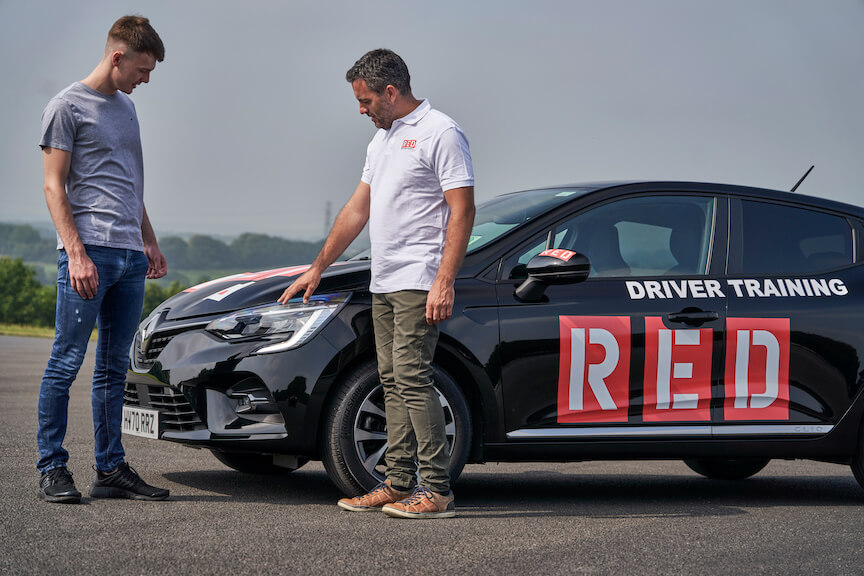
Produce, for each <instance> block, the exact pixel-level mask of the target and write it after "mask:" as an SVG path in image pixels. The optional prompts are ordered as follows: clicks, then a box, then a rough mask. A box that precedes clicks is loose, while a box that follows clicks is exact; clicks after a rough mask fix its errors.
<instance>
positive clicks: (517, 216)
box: [468, 188, 592, 252]
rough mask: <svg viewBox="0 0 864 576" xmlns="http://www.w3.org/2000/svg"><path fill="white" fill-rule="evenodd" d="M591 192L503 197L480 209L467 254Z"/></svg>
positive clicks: (572, 190) (532, 192) (533, 192)
mask: <svg viewBox="0 0 864 576" xmlns="http://www.w3.org/2000/svg"><path fill="white" fill-rule="evenodd" d="M590 190H592V188H548V189H544V190H528V191H526V192H515V193H513V194H504V195H503V196H496V197H495V198H492V199H491V200H487V201H486V202H483V203H482V204H480V205H478V206H477V213H476V214H475V216H474V228H472V229H471V237H470V238H469V239H468V252H473V251H474V250H477V249H478V248H480V247H481V246H485V245H486V244H489V243H490V242H492V241H493V240H496V239H498V238H500V237H501V236H503V235H504V234H506V233H507V232H509V231H510V230H513V229H514V228H516V227H518V226H521V225H522V224H525V223H526V222H530V221H531V220H533V219H534V218H536V217H537V216H539V215H541V214H544V213H545V212H547V211H549V210H551V209H552V208H554V207H555V206H558V205H559V204H563V203H564V202H566V201H567V200H571V199H572V198H573V197H574V196H579V195H582V194H584V193H586V192H588V191H590Z"/></svg>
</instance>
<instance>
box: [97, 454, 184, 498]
mask: <svg viewBox="0 0 864 576" xmlns="http://www.w3.org/2000/svg"><path fill="white" fill-rule="evenodd" d="M168 494H169V492H168V490H165V489H164V488H156V487H155V486H150V485H149V484H147V483H146V482H144V480H142V479H141V477H140V476H139V475H138V473H137V472H136V471H135V469H134V468H132V467H131V466H129V464H127V463H126V462H122V463H121V464H120V465H118V466H117V470H115V471H114V472H113V473H112V474H105V473H104V472H101V471H99V470H96V479H95V480H94V481H93V485H92V486H90V496H91V497H93V498H129V499H131V500H165V499H166V498H168Z"/></svg>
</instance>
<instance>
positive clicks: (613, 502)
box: [455, 471, 864, 518]
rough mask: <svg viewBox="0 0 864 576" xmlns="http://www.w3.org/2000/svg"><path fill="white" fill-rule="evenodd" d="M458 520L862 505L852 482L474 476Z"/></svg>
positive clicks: (463, 492) (461, 493)
mask: <svg viewBox="0 0 864 576" xmlns="http://www.w3.org/2000/svg"><path fill="white" fill-rule="evenodd" d="M455 491H456V492H457V494H458V505H459V510H460V513H462V514H472V515H475V516H485V515H488V516H494V517H499V518H500V517H502V516H505V517H506V516H507V515H512V516H514V517H516V516H518V517H524V516H526V515H528V516H531V515H536V516H588V517H596V518H639V517H645V518H651V517H656V518H670V517H676V516H681V517H699V516H727V515H738V514H746V513H747V512H746V509H748V508H770V507H790V506H791V507H811V506H815V507H828V506H861V505H862V504H864V492H862V490H861V488H860V487H859V485H858V484H857V482H855V480H854V479H853V478H851V477H844V476H794V477H780V476H763V477H759V476H755V477H752V478H749V479H746V480H735V481H732V480H711V479H708V478H703V477H699V476H694V477H689V476H667V475H660V474H657V475H638V474H627V475H621V474H608V475H606V474H584V475H582V474H564V473H559V472H548V471H544V472H542V473H539V474H538V473H533V472H522V473H518V474H495V473H488V474H487V473H479V474H477V473H474V474H466V475H464V476H462V477H461V478H460V479H459V482H458V484H457V485H456V487H455Z"/></svg>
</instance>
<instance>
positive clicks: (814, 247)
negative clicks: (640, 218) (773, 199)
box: [741, 200, 854, 274]
mask: <svg viewBox="0 0 864 576" xmlns="http://www.w3.org/2000/svg"><path fill="white" fill-rule="evenodd" d="M741 206H742V217H743V221H742V225H743V229H742V232H743V237H742V245H741V271H742V272H743V273H745V274H801V273H814V272H821V271H825V270H831V269H834V268H840V267H842V266H846V265H849V264H852V263H853V262H854V252H853V248H852V246H853V244H852V228H851V226H850V225H849V222H848V221H847V220H846V219H845V218H843V217H840V216H835V215H832V214H826V213H823V212H816V211H814V210H807V209H805V208H795V207H792V206H783V205H780V204H770V203H766V202H754V201H749V200H745V201H742V202H741Z"/></svg>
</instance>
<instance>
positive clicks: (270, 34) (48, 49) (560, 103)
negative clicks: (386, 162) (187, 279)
mask: <svg viewBox="0 0 864 576" xmlns="http://www.w3.org/2000/svg"><path fill="white" fill-rule="evenodd" d="M127 13H140V14H143V15H144V16H147V17H148V18H150V20H151V23H152V24H153V25H154V27H155V28H156V30H157V31H158V32H159V34H160V35H161V37H162V39H163V41H164V43H165V47H166V57H165V61H164V62H162V63H160V64H159V65H158V66H157V67H156V70H155V72H154V73H153V74H152V75H151V80H150V83H149V84H147V85H142V86H139V87H138V88H137V89H136V90H135V93H134V94H133V99H134V101H135V104H136V106H137V109H138V117H139V121H140V123H141V134H142V141H143V146H144V162H145V174H146V176H145V179H146V185H145V203H146V205H147V209H148V212H149V214H150V219H151V221H152V222H153V224H154V227H155V228H156V232H157V234H158V235H160V236H164V235H167V234H191V233H208V234H219V235H228V236H231V235H237V234H240V233H242V232H261V233H265V234H272V235H278V236H283V237H288V238H298V239H318V238H320V237H322V236H323V234H324V221H325V207H326V203H327V202H328V201H330V202H331V203H332V206H333V212H334V215H335V212H336V211H338V209H339V208H340V207H341V206H342V204H343V203H344V202H345V201H346V200H347V198H348V196H349V195H350V194H351V192H353V190H354V188H355V187H356V185H357V182H358V180H359V177H360V171H361V169H362V166H363V160H364V156H365V150H366V144H367V143H368V141H369V140H370V139H371V138H372V136H373V134H374V131H375V128H374V126H373V124H372V122H371V121H370V120H369V119H368V118H367V117H365V116H360V115H359V113H358V109H357V104H356V101H355V100H354V97H353V93H352V91H351V87H350V85H349V84H348V83H347V82H345V80H344V77H345V71H346V70H347V69H348V68H349V67H350V66H351V65H352V64H353V63H354V61H355V60H356V59H357V58H359V57H360V56H361V55H362V54H363V53H364V52H366V51H368V50H370V49H372V48H378V47H387V48H391V49H393V50H395V51H396V52H397V53H399V54H400V55H401V56H402V57H403V58H404V59H405V61H406V62H407V63H408V67H409V69H410V70H411V75H412V85H413V88H414V94H415V95H416V96H418V97H422V98H429V100H430V102H431V103H432V105H433V106H434V107H436V108H438V109H440V110H442V111H443V112H445V113H446V114H448V115H449V116H451V117H452V118H454V119H455V120H456V121H457V122H459V124H460V125H461V126H462V128H463V129H464V130H465V132H466V134H467V136H468V139H469V141H470V144H471V151H472V156H473V159H474V170H475V176H476V191H477V197H478V199H479V200H483V199H486V198H489V197H492V196H495V195H497V194H501V193H504V192H510V191H514V190H520V189H525V188H531V187H536V186H545V185H554V184H562V183H573V182H580V181H594V180H609V179H622V178H623V179H638V178H646V179H675V180H701V181H716V182H728V183H735V184H749V185H755V186H763V187H768V188H778V189H789V188H791V186H792V185H793V184H794V183H795V181H796V180H797V179H798V178H799V177H800V176H801V175H802V174H803V172H804V171H805V170H806V169H807V168H808V167H809V166H810V165H811V164H815V165H816V168H815V170H814V171H813V173H812V174H811V175H810V177H809V178H808V180H807V181H806V182H805V184H804V185H803V186H802V187H801V188H800V189H799V191H800V192H803V193H807V194H812V195H816V196H823V197H828V198H833V199H835V200H841V201H845V202H850V203H855V204H864V194H862V188H864V109H862V108H864V2H862V1H861V0H822V1H816V0H805V1H796V0H774V1H768V0H765V1H762V0H724V1H722V2H718V1H716V0H713V1H698V0H677V1H673V0H667V1H653V0H621V1H615V0H612V1H606V2H597V1H583V0H569V1H564V0H561V1H544V0H531V1H527V0H526V1H507V0H494V1H493V0H487V1H468V0H458V1H451V0H436V1H434V2H418V1H410V0H398V1H395V0H394V1H390V0H366V1H364V2H357V1H353V2H348V1H342V0H339V1H326V0H321V1H317V2H311V1H310V2H289V1H285V0H247V1H243V2H240V1H237V2H229V1H226V0H208V1H204V0H197V1H176V0H147V1H146V2H143V1H140V0H139V1H127V0H110V1H76V2H69V1H68V0H39V1H30V0H0V78H2V80H0V221H5V222H9V221H18V222H38V221H48V218H49V217H48V211H47V208H46V207H45V200H44V196H43V193H42V163H41V153H40V151H39V148H38V145H37V144H38V141H39V130H40V116H41V113H42V109H43V108H44V107H45V104H46V103H47V102H48V100H49V99H50V98H51V97H52V96H53V95H55V94H56V93H57V92H59V91H60V90H62V89H63V88H65V87H66V86H68V85H69V84H71V83H72V82H74V81H76V80H80V79H82V78H84V77H85V76H86V75H87V74H88V73H89V72H90V71H91V70H92V69H93V68H94V67H95V66H96V64H97V63H98V61H99V59H100V58H101V56H102V52H103V49H104V45H105V38H106V35H107V32H108V29H109V28H110V26H111V24H112V23H113V22H114V20H116V19H117V18H118V17H119V16H122V15H123V14H127Z"/></svg>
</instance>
